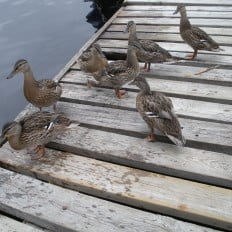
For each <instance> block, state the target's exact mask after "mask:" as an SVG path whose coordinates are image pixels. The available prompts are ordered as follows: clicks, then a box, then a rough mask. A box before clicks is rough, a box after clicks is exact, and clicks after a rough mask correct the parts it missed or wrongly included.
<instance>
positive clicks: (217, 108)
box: [61, 83, 232, 124]
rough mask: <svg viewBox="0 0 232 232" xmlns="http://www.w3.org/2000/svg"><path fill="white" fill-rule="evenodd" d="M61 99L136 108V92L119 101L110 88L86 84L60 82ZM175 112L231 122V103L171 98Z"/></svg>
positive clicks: (206, 119)
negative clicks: (89, 88)
mask: <svg viewBox="0 0 232 232" xmlns="http://www.w3.org/2000/svg"><path fill="white" fill-rule="evenodd" d="M62 88H63V93H62V98H61V100H64V101H75V102H77V103H82V104H90V105H98V106H105V107H110V108H117V109H125V110H134V111H135V110H136V109H135V98H136V95H137V93H134V92H129V93H128V95H127V98H126V100H123V101H119V100H118V99H117V98H115V95H114V92H113V91H112V90H111V89H103V88H92V89H91V90H88V89H87V87H86V86H82V85H73V84H67V83H65V84H62ZM171 99H172V102H173V104H174V107H175V112H176V113H177V114H178V115H179V116H181V117H190V118H195V119H200V120H205V121H214V122H222V123H229V124H232V117H231V115H232V105H225V104H217V103H211V102H203V101H195V100H189V99H181V98H171Z"/></svg>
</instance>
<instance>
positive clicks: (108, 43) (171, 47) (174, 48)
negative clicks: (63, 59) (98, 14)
mask: <svg viewBox="0 0 232 232" xmlns="http://www.w3.org/2000/svg"><path fill="white" fill-rule="evenodd" d="M98 43H99V44H100V45H101V46H102V47H109V48H112V47H113V48H127V46H128V41H126V40H116V39H99V40H98ZM158 44H159V45H160V46H161V47H163V48H165V49H167V50H168V51H171V52H193V50H192V48H191V47H190V46H188V45H187V44H185V43H183V44H182V43H170V42H158ZM221 47H222V49H225V51H221V52H209V51H199V54H202V53H204V54H210V55H213V56H214V54H215V55H230V57H229V58H230V60H232V59H231V55H232V47H229V46H221ZM199 56H200V55H199Z"/></svg>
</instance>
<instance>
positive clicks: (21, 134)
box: [0, 112, 72, 159]
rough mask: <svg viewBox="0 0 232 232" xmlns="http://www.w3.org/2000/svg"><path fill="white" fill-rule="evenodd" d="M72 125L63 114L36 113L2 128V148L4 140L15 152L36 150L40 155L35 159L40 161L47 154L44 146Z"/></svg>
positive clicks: (0, 139)
mask: <svg viewBox="0 0 232 232" xmlns="http://www.w3.org/2000/svg"><path fill="white" fill-rule="evenodd" d="M71 123H72V121H71V120H70V119H68V118H67V117H65V116H64V115H62V114H57V113H50V112H35V113H32V114H31V115H28V116H25V117H24V118H23V119H21V120H20V121H19V122H16V121H13V122H8V123H6V124H5V125H4V126H3V128H2V135H1V137H0V141H1V142H0V146H2V145H3V142H5V141H4V140H8V142H9V144H10V146H11V147H12V148H13V149H15V150H22V149H26V148H28V149H29V148H34V152H35V153H37V154H38V156H37V157H36V158H35V159H39V158H41V157H42V156H43V155H44V154H45V148H44V145H45V144H47V143H48V142H50V141H51V140H52V139H54V138H55V137H56V136H58V135H60V134H62V133H64V131H65V130H66V129H68V128H69V127H70V124H71Z"/></svg>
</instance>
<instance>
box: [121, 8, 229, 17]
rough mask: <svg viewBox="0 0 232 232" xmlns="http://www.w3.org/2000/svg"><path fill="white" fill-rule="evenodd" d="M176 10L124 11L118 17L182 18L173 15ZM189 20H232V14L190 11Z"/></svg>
mask: <svg viewBox="0 0 232 232" xmlns="http://www.w3.org/2000/svg"><path fill="white" fill-rule="evenodd" d="M175 10H176V6H173V7H172V8H171V9H170V10H168V11H167V10H166V8H163V9H162V10H155V11H154V10H152V9H150V10H146V11H143V10H140V9H137V10H133V11H132V10H130V11H128V10H124V11H122V12H121V13H120V14H118V17H151V18H156V17H172V18H180V16H179V15H173V12H174V11H175ZM187 12H188V18H189V19H190V20H191V19H192V18H208V19H212V18H213V19H222V18H224V19H231V18H232V16H231V12H221V11H215V12H213V13H212V12H211V11H188V7H187Z"/></svg>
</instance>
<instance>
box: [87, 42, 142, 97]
mask: <svg viewBox="0 0 232 232" xmlns="http://www.w3.org/2000/svg"><path fill="white" fill-rule="evenodd" d="M139 46H140V45H139V43H137V42H133V43H131V45H130V46H129V47H128V51H127V59H126V60H117V61H114V62H111V63H109V64H108V65H107V66H106V67H105V69H103V70H102V71H100V72H98V73H97V74H95V75H94V77H95V79H96V80H97V82H94V81H89V83H88V84H89V86H91V85H94V86H107V87H112V88H114V89H115V93H116V96H117V97H118V98H122V96H123V95H124V94H125V92H122V91H120V88H121V87H122V86H123V85H124V84H126V83H128V82H130V81H131V80H133V79H134V78H135V77H136V76H137V75H138V74H139V64H138V60H137V57H136V51H137V50H138V49H139Z"/></svg>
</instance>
